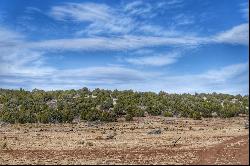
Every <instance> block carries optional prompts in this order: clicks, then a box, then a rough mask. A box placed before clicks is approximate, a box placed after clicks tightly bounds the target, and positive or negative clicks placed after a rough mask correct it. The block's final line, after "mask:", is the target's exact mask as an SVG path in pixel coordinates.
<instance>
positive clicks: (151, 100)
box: [0, 87, 249, 123]
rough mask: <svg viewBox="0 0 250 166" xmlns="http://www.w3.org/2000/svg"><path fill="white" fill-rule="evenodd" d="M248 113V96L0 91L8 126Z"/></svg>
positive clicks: (1, 115)
mask: <svg viewBox="0 0 250 166" xmlns="http://www.w3.org/2000/svg"><path fill="white" fill-rule="evenodd" d="M240 114H249V96H248V95H245V96H242V95H229V94H221V93H219V94H218V93H211V94H205V93H200V94H198V93H195V94H193V95H192V94H186V93H185V94H169V93H166V92H163V91H161V92H159V93H155V92H136V91H133V90H123V91H118V90H113V91H111V90H104V89H99V88H97V89H94V90H93V91H91V90H89V89H88V88H86V87H84V88H82V89H79V90H74V89H72V90H64V91H63V90H55V91H44V90H39V89H34V90H32V91H26V90H24V89H19V90H9V89H0V121H3V122H8V123H37V122H39V123H71V122H72V121H74V120H78V121H79V120H86V121H106V122H113V121H116V120H117V119H118V118H120V117H124V118H125V119H126V120H127V121H130V120H133V118H134V117H143V116H146V115H152V116H165V117H173V116H175V117H187V118H193V119H201V118H209V117H221V118H229V117H235V116H239V115H240Z"/></svg>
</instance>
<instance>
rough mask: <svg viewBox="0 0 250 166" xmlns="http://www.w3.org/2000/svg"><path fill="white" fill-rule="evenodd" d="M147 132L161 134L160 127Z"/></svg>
mask: <svg viewBox="0 0 250 166" xmlns="http://www.w3.org/2000/svg"><path fill="white" fill-rule="evenodd" d="M148 134H161V129H156V130H152V131H149V132H148Z"/></svg>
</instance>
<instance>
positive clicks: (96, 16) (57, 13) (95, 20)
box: [50, 3, 135, 35]
mask: <svg viewBox="0 0 250 166" xmlns="http://www.w3.org/2000/svg"><path fill="white" fill-rule="evenodd" d="M50 16H52V17H53V18H55V19H57V20H61V21H67V20H69V21H78V22H86V23H89V25H88V26H87V27H86V28H85V29H84V30H82V31H79V32H77V34H78V35H79V34H89V35H91V34H102V33H105V34H109V33H115V34H116V33H118V34H119V33H122V34H125V33H128V32H129V31H130V30H131V29H132V26H134V24H135V23H134V22H133V21H132V19H131V18H129V17H126V16H125V15H124V14H123V13H120V12H119V11H117V10H116V9H114V8H111V7H109V6H107V5H105V4H95V3H67V4H66V5H62V6H54V7H53V8H52V10H51V12H50Z"/></svg>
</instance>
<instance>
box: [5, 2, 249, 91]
mask: <svg viewBox="0 0 250 166" xmlns="http://www.w3.org/2000/svg"><path fill="white" fill-rule="evenodd" d="M248 3H249V2H248V1H247V0H154V1H153V0H144V1H142V0H134V1H132V0H130V1H129V0H126V1H125V0H121V1H119V0H106V1H105V0H104V1H98V0H95V1H76V0H75V1H70V0H67V1H61V0H60V1H59V0H53V1H50V0H43V1H39V0H26V1H20V0H1V1H0V51H1V54H0V87H1V88H11V89H16V88H24V89H28V90H32V89H34V88H38V89H44V90H55V89H79V88H82V87H88V88H90V89H94V88H104V89H112V90H113V89H120V90H123V89H133V90H136V91H155V92H159V91H161V90H163V91H166V92H169V93H194V92H198V93H202V92H205V93H212V92H218V93H230V94H248V90H249V83H248V82H249V76H248V74H249V69H248V68H249V63H248V61H249V41H248V40H249V27H248V26H249V14H248V13H249V8H248Z"/></svg>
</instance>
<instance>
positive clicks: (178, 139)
mask: <svg viewBox="0 0 250 166" xmlns="http://www.w3.org/2000/svg"><path fill="white" fill-rule="evenodd" d="M180 139H181V137H180V138H178V139H177V140H176V141H175V142H174V146H175V144H176V143H177V142H178V141H179V140H180Z"/></svg>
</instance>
